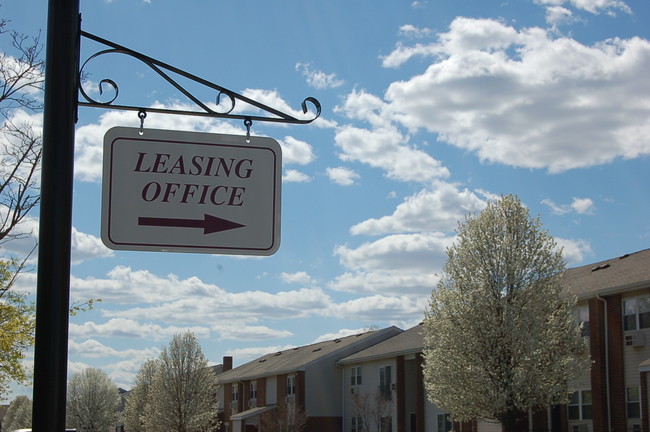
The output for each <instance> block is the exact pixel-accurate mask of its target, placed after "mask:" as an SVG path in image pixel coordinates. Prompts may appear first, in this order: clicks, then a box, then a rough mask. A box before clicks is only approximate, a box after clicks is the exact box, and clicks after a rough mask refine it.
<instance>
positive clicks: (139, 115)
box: [138, 109, 147, 135]
mask: <svg viewBox="0 0 650 432" xmlns="http://www.w3.org/2000/svg"><path fill="white" fill-rule="evenodd" d="M138 117H140V131H139V132H138V133H139V134H140V135H144V119H145V118H147V112H146V111H145V110H143V109H141V110H140V111H138Z"/></svg>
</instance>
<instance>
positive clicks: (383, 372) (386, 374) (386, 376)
mask: <svg viewBox="0 0 650 432" xmlns="http://www.w3.org/2000/svg"><path fill="white" fill-rule="evenodd" d="M391 384H392V381H391V374H390V366H384V367H380V368H379V392H380V393H381V395H382V396H383V397H384V399H386V400H392V399H393V393H392V392H391V388H390V387H391Z"/></svg>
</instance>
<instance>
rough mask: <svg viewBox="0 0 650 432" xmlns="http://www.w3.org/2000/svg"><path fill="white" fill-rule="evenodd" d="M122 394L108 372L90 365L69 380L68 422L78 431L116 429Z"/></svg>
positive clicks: (106, 431) (94, 431) (96, 431)
mask: <svg viewBox="0 0 650 432" xmlns="http://www.w3.org/2000/svg"><path fill="white" fill-rule="evenodd" d="M119 403H120V394H119V391H118V389H117V386H116V385H115V383H113V381H112V380H111V379H110V378H109V377H108V375H106V372H104V371H102V370H100V369H95V368H88V369H84V370H83V371H81V372H79V373H76V374H74V375H72V377H71V378H70V380H69V382H68V402H67V406H66V408H67V410H66V414H67V424H68V427H72V428H76V429H77V431H78V432H113V431H114V430H115V425H116V424H117V407H118V404H119Z"/></svg>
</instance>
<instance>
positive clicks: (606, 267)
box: [562, 249, 650, 298]
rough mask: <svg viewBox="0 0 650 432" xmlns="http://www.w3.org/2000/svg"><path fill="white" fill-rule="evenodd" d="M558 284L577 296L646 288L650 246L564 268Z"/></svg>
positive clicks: (648, 276) (648, 282)
mask: <svg viewBox="0 0 650 432" xmlns="http://www.w3.org/2000/svg"><path fill="white" fill-rule="evenodd" d="M562 286H563V287H564V289H567V290H569V291H570V292H571V293H573V294H574V295H575V296H577V297H578V298H588V297H593V296H596V295H608V294H614V293H617V292H621V291H624V290H629V289H634V288H644V287H650V249H645V250H642V251H639V252H634V253H630V254H625V255H622V256H620V257H616V258H612V259H608V260H605V261H600V262H597V263H594V264H588V265H584V266H581V267H574V268H571V269H567V271H566V272H565V273H564V276H563V277H562Z"/></svg>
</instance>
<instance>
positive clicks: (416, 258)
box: [334, 232, 454, 272]
mask: <svg viewBox="0 0 650 432" xmlns="http://www.w3.org/2000/svg"><path fill="white" fill-rule="evenodd" d="M453 240H454V238H453V237H445V235H444V234H442V233H435V232H433V233H418V234H394V235H389V236H386V237H382V238H380V239H379V240H376V241H374V242H369V243H364V244H362V245H361V246H359V247H357V248H355V249H351V248H349V247H348V246H337V247H336V248H335V250H334V254H335V255H338V256H339V259H340V262H341V265H343V266H344V267H345V268H347V269H351V270H383V271H386V270H394V271H400V272H406V271H422V270H424V271H431V270H432V269H435V268H440V267H441V265H439V264H440V263H441V262H444V259H445V258H446V253H445V250H446V248H447V247H449V246H451V244H452V243H453Z"/></svg>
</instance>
